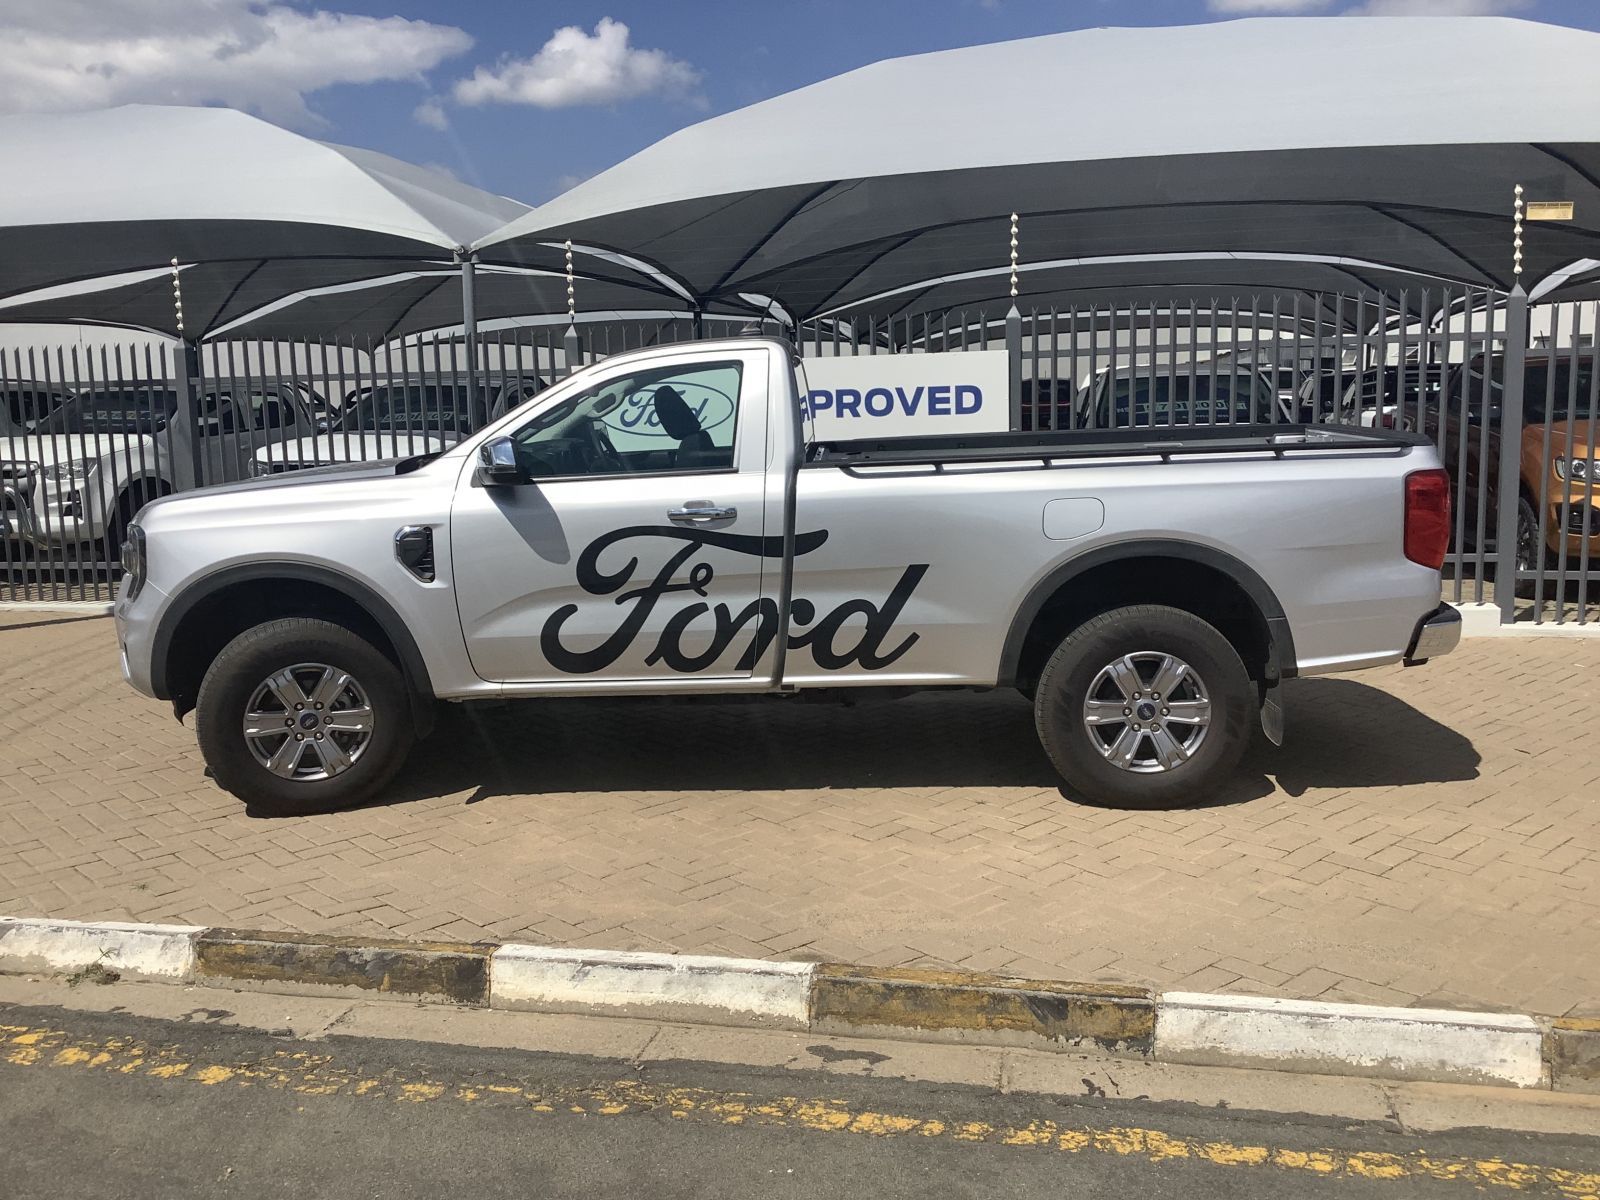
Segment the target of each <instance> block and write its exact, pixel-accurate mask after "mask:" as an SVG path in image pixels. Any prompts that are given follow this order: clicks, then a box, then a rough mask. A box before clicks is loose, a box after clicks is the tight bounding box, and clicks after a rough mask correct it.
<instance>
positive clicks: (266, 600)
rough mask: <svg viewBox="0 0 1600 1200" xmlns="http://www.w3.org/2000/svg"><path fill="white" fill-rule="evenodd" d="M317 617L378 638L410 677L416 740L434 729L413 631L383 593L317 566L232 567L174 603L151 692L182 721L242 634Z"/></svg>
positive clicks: (153, 659)
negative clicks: (276, 621)
mask: <svg viewBox="0 0 1600 1200" xmlns="http://www.w3.org/2000/svg"><path fill="white" fill-rule="evenodd" d="M291 616H298V617H313V618H318V619H321V620H326V621H330V622H332V623H333V624H336V625H342V626H343V627H345V628H347V629H349V630H350V631H351V632H353V633H356V634H358V635H359V636H362V637H364V638H366V639H367V640H369V641H371V642H372V644H373V645H374V646H376V647H377V648H378V649H379V650H380V651H381V652H382V653H384V654H385V655H387V656H388V657H389V658H390V659H391V660H392V661H393V662H394V663H395V664H396V665H397V666H398V667H399V668H400V669H401V672H402V673H403V675H404V677H405V680H406V685H407V688H408V690H409V691H410V693H411V709H412V720H413V723H414V725H415V727H416V732H417V736H419V737H424V736H426V735H427V734H428V733H429V732H431V730H432V729H433V724H434V704H433V700H434V696H433V683H432V680H431V678H430V676H429V673H428V664H427V662H426V660H425V659H424V658H423V657H422V651H421V649H420V648H419V647H418V646H417V642H416V639H415V638H414V637H413V636H412V634H411V631H410V629H409V628H408V627H407V626H406V624H405V622H404V621H403V620H401V618H400V615H399V614H398V613H397V612H395V610H394V608H393V606H391V605H390V604H389V602H388V601H387V600H385V599H384V598H383V597H382V596H380V595H378V593H377V592H375V591H373V590H372V589H371V588H370V587H368V586H367V585H365V584H364V583H361V582H360V581H359V580H355V579H352V578H350V577H349V576H346V575H342V574H340V573H339V572H337V571H334V570H331V569H329V568H326V567H321V566H318V565H316V564H312V563H295V562H264V563H249V564H245V565H241V566H236V567H225V568H223V569H222V570H220V571H215V572H213V573H212V574H210V575H207V576H205V577H204V578H202V579H199V580H197V581H195V582H194V583H193V584H191V585H190V586H189V587H187V588H185V589H184V590H183V591H182V592H180V593H179V594H178V595H177V596H176V597H174V599H173V601H172V603H171V604H170V605H169V606H168V609H167V611H166V613H165V614H164V615H163V616H162V618H161V621H160V623H159V625H158V626H157V627H156V632H155V636H154V638H153V640H152V645H151V656H150V684H151V691H152V692H153V693H154V694H155V696H156V697H157V698H159V699H163V700H171V701H172V706H173V711H174V713H175V714H176V715H177V716H178V717H179V718H180V719H181V718H182V717H184V716H185V715H186V714H188V713H189V712H192V711H193V710H194V705H195V701H196V699H197V698H198V696H199V693H200V683H201V681H202V680H203V679H204V678H205V673H206V671H207V670H208V669H209V668H210V666H211V663H212V662H213V661H214V660H215V658H216V656H217V655H218V654H219V653H221V651H222V648H223V647H224V646H226V645H227V644H228V643H229V642H230V641H232V640H233V639H234V638H235V637H237V636H238V635H239V634H241V633H243V632H244V631H245V630H246V629H249V628H251V627H253V626H255V625H261V624H265V623H266V622H267V621H270V620H274V619H277V618H282V617H291Z"/></svg>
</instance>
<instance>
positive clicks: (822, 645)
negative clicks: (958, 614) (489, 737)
mask: <svg viewBox="0 0 1600 1200" xmlns="http://www.w3.org/2000/svg"><path fill="white" fill-rule="evenodd" d="M634 538H666V539H668V540H669V541H679V542H683V543H684V546H683V548H682V549H681V550H679V551H678V552H677V553H676V554H674V555H672V557H670V558H669V559H667V561H666V562H665V563H664V564H662V567H661V569H660V570H659V571H657V572H656V574H655V577H654V578H653V579H651V580H649V581H648V582H643V583H639V584H637V585H635V586H633V587H629V585H630V584H633V583H634V575H635V573H636V572H637V571H638V569H639V559H638V558H637V557H629V558H628V559H627V560H626V561H624V562H621V563H619V564H618V565H617V566H616V567H615V568H614V569H612V570H609V571H608V570H605V569H603V568H602V567H601V566H600V558H601V556H602V555H604V554H605V553H606V551H607V550H609V549H611V547H613V546H615V545H617V544H618V543H621V542H626V541H630V540H631V539H634ZM827 540H828V531H827V530H825V529H819V530H815V531H813V532H811V533H797V534H795V539H794V553H795V557H796V558H799V557H800V556H801V555H802V554H809V553H810V552H811V551H813V550H815V549H817V547H819V546H821V545H822V544H823V543H824V542H826V541H827ZM706 546H716V547H718V548H720V549H723V550H732V551H734V552H735V553H737V554H751V555H755V556H757V557H760V558H782V557H783V539H782V538H781V537H753V536H750V535H748V534H740V533H719V532H717V531H715V530H711V529H676V528H668V527H657V526H652V525H633V526H629V527H628V528H626V529H616V530H613V531H612V532H610V533H607V534H604V535H602V536H601V537H598V538H596V539H595V540H594V541H592V542H590V543H589V545H588V546H587V547H586V548H585V549H584V551H583V553H582V554H581V555H579V556H578V563H577V580H578V586H579V587H581V588H582V589H583V590H584V591H586V592H588V593H589V594H590V595H591V596H614V597H615V600H614V601H613V603H615V604H616V605H618V606H619V607H621V608H622V609H624V610H625V612H624V615H623V617H622V621H621V623H620V624H619V625H618V626H617V629H616V632H614V633H612V634H611V636H609V637H608V638H606V640H605V641H603V642H602V643H600V645H598V646H596V647H595V648H594V649H593V650H571V649H568V648H567V647H566V646H565V645H563V644H562V641H561V631H562V628H563V627H564V626H565V625H566V623H567V622H568V621H570V620H571V619H572V618H573V617H574V616H575V615H576V614H577V613H578V606H577V605H576V604H564V605H562V606H561V607H560V608H558V609H556V610H555V612H553V613H551V614H550V619H549V620H547V621H546V622H545V623H544V628H543V629H542V630H541V631H540V634H539V648H540V650H541V651H542V652H543V654H544V657H545V659H546V661H548V662H549V663H550V665H551V666H553V667H554V668H555V669H556V670H558V671H566V672H569V673H571V674H574V675H587V674H591V673H593V672H595V671H603V670H605V669H606V668H607V667H609V666H610V665H611V664H612V663H614V662H616V661H617V659H619V658H621V657H622V656H623V655H624V654H625V653H627V650H628V647H630V646H631V645H633V641H634V639H635V638H636V637H638V636H639V631H640V630H642V629H643V628H644V626H645V624H646V622H648V621H649V619H650V614H651V613H652V612H653V611H655V607H656V604H657V603H658V602H659V601H660V600H661V599H662V598H663V597H665V596H669V595H672V594H673V593H675V592H690V593H693V594H694V595H695V596H698V597H700V599H699V600H696V601H694V602H692V603H689V604H685V605H684V606H683V607H682V608H680V609H678V610H677V611H676V612H674V613H673V614H672V616H671V617H670V618H668V620H667V623H666V626H665V628H664V629H663V630H662V631H661V636H660V638H659V639H658V640H657V642H656V645H655V647H654V648H653V649H652V650H651V651H650V653H649V655H648V656H647V657H646V659H645V661H646V662H647V663H651V664H655V663H658V662H659V663H664V664H666V666H667V668H668V669H669V670H673V671H681V672H694V671H703V670H705V669H706V668H707V667H709V666H711V665H712V664H713V663H715V662H716V661H717V660H718V659H719V658H721V657H722V655H723V653H724V652H725V651H726V650H727V649H728V647H729V646H731V645H732V644H733V641H734V639H735V638H737V637H738V636H739V634H740V633H741V632H742V631H743V630H744V629H745V628H746V627H747V626H753V635H752V639H751V642H750V645H749V646H748V647H747V648H746V649H745V652H744V653H743V654H742V655H741V656H740V658H739V663H738V669H739V670H741V671H749V670H753V669H754V668H755V665H756V663H757V662H758V661H760V659H761V656H762V654H763V653H765V651H766V649H767V647H768V646H770V645H771V644H772V639H773V638H774V637H776V636H777V632H778V603H777V601H776V600H774V599H771V598H769V597H762V598H760V599H758V600H754V601H751V603H749V604H748V605H746V606H745V607H744V608H743V609H742V610H740V611H739V612H737V613H735V612H734V611H733V610H732V609H730V608H729V607H728V606H727V605H726V604H723V603H720V602H719V603H716V604H711V603H707V601H708V600H709V599H710V591H709V589H710V587H711V583H712V580H713V579H714V578H715V577H716V570H715V568H713V567H712V565H711V564H710V563H708V562H704V561H701V562H694V563H691V560H692V559H693V558H694V557H695V555H696V554H698V553H699V552H700V550H701V549H702V548H704V547H706ZM685 568H687V575H686V576H685V578H684V579H683V580H682V581H681V582H675V581H676V580H677V577H678V573H679V571H682V570H684V569H685ZM927 571H928V564H927V563H914V564H912V565H911V566H908V567H907V568H906V569H905V572H904V573H903V574H902V575H901V576H900V579H899V581H898V582H897V583H896V584H895V585H894V587H893V588H892V589H891V590H890V592H889V595H888V596H887V597H886V598H885V599H884V601H883V603H882V604H875V603H873V602H872V601H871V600H866V599H852V600H846V601H845V602H844V603H843V604H840V605H839V606H838V607H837V608H835V609H833V610H832V611H830V612H827V613H823V614H821V615H820V616H819V615H818V613H817V609H816V605H815V604H813V603H812V602H811V601H809V600H804V599H800V598H799V597H796V598H795V599H794V600H793V601H792V602H791V604H790V609H789V612H790V622H791V625H792V626H805V627H806V628H801V629H800V630H799V631H798V632H792V633H791V634H790V635H789V647H790V648H791V649H794V650H799V649H802V648H804V647H806V646H809V647H810V648H811V654H812V657H813V658H815V659H816V662H817V665H818V666H819V667H821V668H822V669H823V670H826V671H837V670H840V669H842V668H844V667H849V666H859V667H861V668H862V669H863V670H866V671H881V670H882V669H883V668H884V667H887V666H889V665H890V664H891V663H893V662H894V661H895V660H896V659H898V658H900V657H901V656H902V655H903V654H905V653H906V651H908V650H910V649H911V647H912V646H914V645H916V643H917V639H918V635H917V634H915V633H908V634H906V636H905V637H904V638H902V639H901V640H900V642H899V644H898V645H896V646H895V647H894V648H893V649H890V650H885V649H884V643H885V642H886V641H888V639H889V636H890V635H891V634H892V633H893V631H894V623H895V618H897V617H898V616H899V615H900V612H901V610H902V609H904V608H905V606H906V602H907V601H908V600H910V599H911V594H912V593H913V592H914V591H916V589H917V584H919V583H920V582H921V581H922V577H923V576H924V575H925V574H927ZM625 589H626V590H625ZM707 616H709V617H710V618H711V620H712V621H713V623H714V627H715V633H714V634H713V635H712V637H711V644H710V645H709V646H708V647H707V648H706V649H705V650H704V651H703V652H702V653H700V654H690V653H687V652H685V650H684V649H683V646H682V644H681V642H682V638H683V634H684V632H685V631H686V630H687V629H688V628H689V626H691V625H692V624H694V623H695V622H696V621H699V620H701V619H702V618H705V617H707ZM856 616H860V617H865V618H866V625H865V627H864V628H863V629H861V630H860V632H859V633H857V634H856V636H855V638H854V640H853V641H847V643H846V644H845V645H843V646H841V645H838V644H837V643H838V641H839V638H840V633H841V631H842V630H843V627H844V623H845V622H846V621H848V620H849V619H850V618H851V617H856Z"/></svg>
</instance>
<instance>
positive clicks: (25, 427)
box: [0, 380, 69, 562]
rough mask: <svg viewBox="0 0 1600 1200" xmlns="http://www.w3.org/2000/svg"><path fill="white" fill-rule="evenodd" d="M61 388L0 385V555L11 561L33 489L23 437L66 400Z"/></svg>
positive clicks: (28, 383) (30, 383)
mask: <svg viewBox="0 0 1600 1200" xmlns="http://www.w3.org/2000/svg"><path fill="white" fill-rule="evenodd" d="M68 395H69V393H68V392H67V391H66V390H65V389H64V388H58V387H52V386H51V385H49V384H44V383H35V382H34V381H32V380H15V381H13V382H9V383H5V384H3V385H0V554H3V555H4V558H5V561H7V562H11V561H14V560H15V559H16V558H17V557H18V556H19V555H18V551H19V550H20V543H21V542H22V525H23V521H24V515H25V513H26V512H27V505H28V496H29V494H30V493H31V491H32V489H33V482H34V480H33V476H34V472H33V470H32V469H31V467H30V459H29V457H28V454H27V451H26V446H25V444H24V443H23V440H22V439H23V438H24V437H25V436H26V435H27V434H28V433H29V432H31V431H32V430H33V429H34V427H35V426H37V425H38V424H39V422H40V421H42V420H44V419H45V418H46V417H48V416H49V415H50V414H51V413H53V412H55V411H56V409H58V408H60V407H61V406H62V404H64V403H65V402H66V400H67V397H68Z"/></svg>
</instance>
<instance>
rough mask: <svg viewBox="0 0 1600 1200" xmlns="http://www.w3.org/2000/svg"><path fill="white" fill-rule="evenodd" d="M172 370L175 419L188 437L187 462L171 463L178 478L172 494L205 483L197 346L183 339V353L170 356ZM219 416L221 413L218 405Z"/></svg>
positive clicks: (198, 346)
mask: <svg viewBox="0 0 1600 1200" xmlns="http://www.w3.org/2000/svg"><path fill="white" fill-rule="evenodd" d="M173 367H174V369H175V370H174V373H175V374H176V375H177V378H176V379H175V380H174V381H173V382H174V383H175V384H176V390H177V393H178V418H179V420H181V421H182V422H183V428H184V429H185V430H187V431H188V434H189V461H188V462H187V463H182V462H174V463H173V474H174V475H175V476H176V477H177V478H175V479H174V480H173V484H174V488H173V490H174V491H183V490H185V488H186V487H187V488H197V487H204V486H205V483H206V479H205V472H204V470H203V469H202V467H201V461H202V456H203V454H204V449H205V448H204V446H203V445H202V444H201V443H202V441H203V439H204V437H205V433H204V431H203V430H202V429H201V428H200V343H199V342H192V341H190V340H189V339H187V338H185V339H184V340H183V342H182V352H181V353H179V354H176V355H174V356H173ZM218 412H219V414H220V412H221V407H220V405H219V407H218ZM185 466H187V468H188V478H187V479H186V478H184V468H185Z"/></svg>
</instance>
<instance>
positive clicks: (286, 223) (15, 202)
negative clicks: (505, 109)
mask: <svg viewBox="0 0 1600 1200" xmlns="http://www.w3.org/2000/svg"><path fill="white" fill-rule="evenodd" d="M0 161H3V162H5V164H6V172H7V177H8V178H9V179H10V181H11V186H8V187H6V188H4V189H0V296H4V297H16V296H20V295H25V294H29V293H33V292H36V291H37V290H39V289H42V288H50V287H59V286H61V285H66V284H71V283H75V282H79V281H91V280H96V279H100V278H103V277H106V276H125V275H126V274H127V273H129V272H138V271H142V270H152V269H159V268H161V267H164V266H166V265H167V264H169V263H170V262H171V261H172V260H173V259H177V260H178V261H179V262H180V263H182V264H185V265H190V264H193V265H194V266H195V267H196V268H202V267H203V270H199V271H198V273H196V274H193V275H191V276H190V278H189V279H187V280H185V291H184V307H185V315H186V318H187V319H186V320H185V333H186V335H187V336H190V337H195V336H200V335H202V334H204V333H205V332H206V331H207V329H208V328H210V327H211V326H212V325H213V324H214V323H216V322H218V321H224V320H227V319H230V317H231V316H234V315H238V314H239V313H240V312H242V311H246V310H247V308H248V307H250V306H255V305H259V304H261V303H263V302H265V301H266V300H268V299H275V298H276V297H277V296H281V295H284V294H287V293H290V292H295V291H301V290H305V289H306V288H311V287H318V286H325V285H327V284H331V283H336V282H341V281H344V280H348V279H352V278H364V277H371V276H374V275H379V274H386V273H393V272H395V271H396V270H400V269H403V268H404V267H405V266H408V265H411V264H415V263H419V262H420V263H423V264H429V265H431V264H432V263H435V262H437V261H438V260H440V259H443V260H444V261H446V262H448V261H449V260H450V259H451V258H452V256H453V254H454V252H455V251H456V249H457V248H458V247H462V246H465V245H469V244H470V243H471V242H472V241H473V240H474V239H475V238H479V237H482V236H483V235H484V234H486V233H488V232H489V231H491V230H493V229H495V228H498V227H499V226H501V225H503V224H504V223H505V222H506V221H509V220H511V219H513V218H515V217H516V216H517V215H519V214H521V213H524V212H526V211H527V206H526V205H523V204H519V203H517V202H516V201H514V200H508V199H506V198H504V197H502V196H496V195H493V194H491V193H489V192H485V191H482V190H480V189H478V188H474V187H470V186H468V185H466V184H464V183H461V182H459V181H458V180H455V179H452V178H450V177H448V176H445V175H441V174H439V173H438V172H434V171H428V170H425V169H423V168H421V167H416V166H412V165H411V164H409V163H404V162H401V161H399V160H397V159H393V158H389V157H387V156H386V155H382V154H377V153H374V152H372V151H369V150H356V149H352V148H350V147H345V146H334V145H330V144H327V143H324V142H318V141H314V140H312V139H310V138H305V137H301V136H299V135H298V134H293V133H290V132H288V131H286V130H283V129H280V128H278V127H277V126H275V125H271V124H268V123H267V122H265V121H261V120H258V119H256V118H255V117H251V116H247V115H245V114H244V113H240V112H235V111H232V110H230V109H222V108H181V107H168V106H156V105H128V106H125V107H122V108H114V109H108V110H103V111H98V112H84V113H70V114H49V115H39V114H28V115H22V116H10V117H5V118H3V119H0ZM546 258H547V259H548V260H549V262H550V263H552V264H553V263H555V262H556V261H557V255H556V254H555V252H554V251H550V252H548V253H547V255H546ZM122 282H123V284H124V286H130V285H127V283H126V281H125V280H124V281H122ZM157 291H159V287H158V288H157ZM111 292H116V293H117V294H115V295H112V294H110V293H111ZM47 298H48V299H52V300H55V301H58V302H59V301H62V300H63V299H64V297H62V296H61V295H60V294H57V295H55V296H52V297H47ZM103 299H109V300H110V301H111V302H112V303H113V304H117V303H126V302H127V293H126V292H121V291H119V290H118V289H107V290H105V291H102V290H101V289H91V290H86V291H84V292H81V293H79V299H78V300H77V302H76V305H75V306H66V307H70V308H71V311H66V310H65V308H64V306H63V305H62V304H61V303H57V304H56V305H55V308H54V310H53V311H52V312H50V313H46V314H41V315H39V316H37V317H35V318H28V317H26V316H25V315H22V314H13V315H12V319H18V320H21V319H39V320H55V319H61V318H62V317H64V316H65V317H70V318H72V319H80V318H81V319H96V320H108V319H115V318H112V317H110V316H108V315H107V314H106V313H105V312H104V311H102V310H100V309H98V308H97V304H98V303H99V301H100V300H103ZM164 305H165V307H164V309H163V310H162V311H163V312H164V314H165V315H164V317H160V316H158V315H157V314H155V313H154V312H153V311H152V312H150V313H146V314H144V315H143V317H142V318H141V319H140V320H138V321H136V322H132V323H135V324H138V325H141V326H143V327H145V328H154V329H158V330H161V331H163V332H176V324H175V321H174V320H173V313H172V298H171V295H170V288H169V289H168V294H167V295H166V297H165V298H164Z"/></svg>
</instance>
